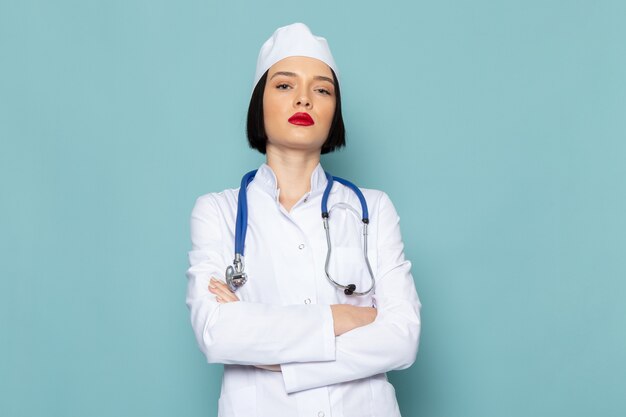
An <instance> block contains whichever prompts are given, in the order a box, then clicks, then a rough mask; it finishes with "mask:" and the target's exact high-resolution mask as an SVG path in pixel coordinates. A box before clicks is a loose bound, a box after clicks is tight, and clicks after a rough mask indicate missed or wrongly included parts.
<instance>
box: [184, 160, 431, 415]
mask: <svg viewBox="0 0 626 417" xmlns="http://www.w3.org/2000/svg"><path fill="white" fill-rule="evenodd" d="M326 184H327V179H326V177H325V175H324V171H323V169H322V167H321V165H319V164H318V166H317V167H316V169H315V170H314V172H313V174H312V176H311V191H310V192H309V193H307V194H305V195H304V196H303V197H302V198H301V199H300V200H299V201H298V202H297V203H296V204H295V205H294V206H293V207H292V209H291V211H289V212H288V211H286V210H285V209H284V207H282V206H281V205H280V203H279V193H280V190H279V189H278V188H277V181H276V176H275V175H274V173H273V172H272V170H271V168H270V167H269V166H268V165H267V164H263V165H261V167H260V168H259V170H258V172H257V174H256V176H255V178H254V180H253V181H252V182H251V183H250V185H249V186H248V189H247V196H248V229H247V234H246V242H245V253H244V255H245V256H244V260H245V270H246V273H247V275H248V282H247V283H246V284H245V285H244V286H243V287H241V288H240V289H239V290H238V291H237V296H238V297H239V299H240V300H241V301H238V302H231V303H225V304H220V303H218V302H217V301H216V299H215V296H214V295H213V294H211V293H210V292H209V291H208V285H209V279H210V278H211V277H212V276H213V277H216V278H218V279H221V280H224V271H225V269H226V267H227V266H228V265H231V264H232V260H233V257H234V241H235V218H236V215H237V196H238V191H239V190H238V189H229V190H225V191H223V192H220V193H210V194H206V195H203V196H201V197H199V198H198V199H197V200H196V203H195V206H194V208H193V211H192V214H191V241H192V249H191V251H190V252H189V264H190V267H189V269H188V270H187V278H188V288H187V298H186V303H187V306H188V307H189V309H190V312H191V323H192V327H193V330H194V333H195V336H196V339H197V342H198V345H199V346H200V349H201V351H202V352H203V353H204V355H205V356H206V358H207V361H208V362H209V363H223V364H224V376H223V380H222V390H221V396H220V399H219V405H218V408H219V416H220V417H231V416H245V417H254V416H263V417H269V416H286V417H293V416H313V417H314V416H326V417H331V416H332V417H365V416H370V417H395V416H400V412H399V409H398V404H397V401H396V397H395V391H394V388H393V386H392V385H391V384H390V383H389V382H388V381H387V376H386V374H385V373H386V372H387V371H390V370H396V369H404V368H407V367H409V366H410V365H411V364H412V363H413V362H414V361H415V355H416V353H417V346H418V341H419V334H420V307H421V304H420V301H419V298H418V296H417V293H416V291H415V285H414V283H413V277H412V276H411V272H410V269H411V263H410V262H409V261H407V260H405V258H404V245H403V243H402V238H401V235H400V228H399V218H398V215H397V213H396V210H395V208H394V206H393V204H392V203H391V201H390V200H389V197H388V196H387V195H386V194H385V193H383V192H381V191H377V190H369V189H362V192H363V194H364V196H365V199H366V200H367V204H368V207H369V214H370V226H369V230H368V231H369V240H368V245H369V247H368V256H369V260H370V264H371V266H372V269H373V272H374V276H375V277H376V287H375V289H374V290H373V291H372V292H370V293H369V294H367V295H366V296H346V295H345V294H344V293H343V291H342V290H340V289H337V288H336V287H335V286H333V285H331V284H330V282H329V281H328V279H327V278H326V275H325V272H324V264H325V261H326V251H327V246H326V235H325V233H324V228H323V225H322V219H321V199H322V193H323V192H324V189H325V187H326ZM338 203H339V204H338ZM343 203H347V204H349V205H350V206H352V207H353V208H355V209H356V210H357V212H358V215H359V216H360V213H361V206H360V204H359V201H358V198H357V196H356V195H355V194H354V192H353V191H352V190H350V189H349V188H347V187H345V186H344V185H342V184H339V183H337V182H335V183H334V184H333V188H332V190H331V193H330V197H329V201H328V207H329V208H331V207H333V206H334V205H335V204H337V208H334V209H331V214H330V216H331V218H330V227H331V229H330V233H331V237H332V242H333V243H332V245H333V246H332V253H331V255H332V256H331V262H330V272H331V276H332V277H333V278H334V279H335V280H336V281H338V282H340V283H342V284H344V285H345V284H349V283H354V284H356V287H357V291H364V290H366V289H367V288H369V286H370V282H371V281H370V276H369V273H368V271H367V266H366V265H365V262H364V256H363V251H362V236H363V232H362V226H361V223H360V221H359V220H358V219H357V218H356V217H357V216H356V215H355V214H354V213H353V212H352V211H350V210H347V209H345V208H342V204H343ZM332 304H352V305H358V306H375V307H376V308H377V317H376V320H375V321H374V322H373V323H371V324H369V325H367V326H363V327H359V328H356V329H354V330H352V331H349V332H347V333H344V334H342V335H340V336H337V337H335V335H334V330H333V318H332V314H331V309H330V305H332ZM273 364H279V365H281V372H273V371H268V370H264V369H259V368H256V367H254V366H252V365H273Z"/></svg>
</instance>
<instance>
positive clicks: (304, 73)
mask: <svg viewBox="0 0 626 417" xmlns="http://www.w3.org/2000/svg"><path fill="white" fill-rule="evenodd" d="M334 114H335V86H334V83H333V74H332V72H331V70H330V67H329V66H328V65H326V64H325V63H324V62H322V61H320V60H318V59H315V58H309V57H302V56H293V57H288V58H285V59H283V60H281V61H278V62H277V63H275V64H274V65H272V66H271V67H270V69H269V72H268V74H267V81H266V84H265V91H264V93H263V121H264V123H265V133H266V134H267V147H268V149H269V148H271V147H277V148H287V149H300V150H309V151H310V150H316V151H318V152H319V151H320V150H321V148H322V145H323V144H324V142H326V138H327V137H328V131H329V130H330V126H331V124H332V120H333V116H334ZM307 115H308V117H307Z"/></svg>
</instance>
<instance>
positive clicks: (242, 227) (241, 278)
mask: <svg viewBox="0 0 626 417" xmlns="http://www.w3.org/2000/svg"><path fill="white" fill-rule="evenodd" d="M256 173H257V170H253V171H250V172H248V173H246V174H245V175H244V176H243V178H242V179H241V186H240V188H239V196H238V201H237V217H236V224H235V259H234V260H233V265H232V266H229V267H228V268H227V269H226V281H227V283H228V285H229V287H230V289H231V290H232V291H236V290H237V289H238V288H239V287H240V286H242V285H243V284H245V282H246V281H247V277H246V274H245V272H244V269H245V268H244V264H243V259H244V256H243V254H244V249H245V241H246V232H247V229H248V198H247V189H248V185H249V184H250V182H251V181H252V180H253V179H254V176H255V175H256ZM324 174H325V175H326V179H327V180H328V183H327V184H326V188H325V189H324V193H323V194H322V207H321V209H322V221H323V224H324V231H325V233H326V245H327V252H326V262H325V265H324V272H325V273H326V277H327V279H328V280H329V281H330V283H331V284H332V285H335V286H336V287H338V288H341V289H343V290H344V293H345V294H346V295H366V294H368V293H369V292H371V291H372V290H373V289H374V286H375V285H376V280H375V278H374V273H373V271H372V266H371V265H370V262H369V258H368V256H367V240H368V239H367V237H368V234H367V227H368V225H369V211H368V209H367V202H366V200H365V196H363V193H362V192H361V190H360V189H359V187H357V186H356V185H355V184H353V183H352V182H350V181H348V180H346V179H343V178H340V177H335V176H332V175H331V174H330V173H328V172H324ZM335 181H337V182H339V183H340V184H343V185H345V186H346V187H348V188H350V189H351V190H352V191H353V192H354V193H355V194H356V196H357V198H358V199H359V202H360V203H361V222H362V223H363V256H364V259H365V263H366V265H367V269H368V272H369V275H370V280H371V285H370V287H369V289H368V290H367V291H356V285H354V284H348V285H343V284H340V283H338V282H337V281H335V280H334V279H333V278H332V277H331V275H330V272H329V266H330V258H331V253H332V244H331V240H330V227H329V224H328V219H329V217H330V212H329V210H328V198H329V195H330V190H331V189H332V187H333V183H334V182H335ZM351 209H352V208H351ZM352 210H353V211H355V212H356V210H354V209H352ZM233 277H234V278H233Z"/></svg>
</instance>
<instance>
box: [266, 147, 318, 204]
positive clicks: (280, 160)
mask: <svg viewBox="0 0 626 417" xmlns="http://www.w3.org/2000/svg"><path fill="white" fill-rule="evenodd" d="M268 145H269V144H268ZM266 155H267V165H268V166H269V167H270V168H272V171H274V174H275V175H276V180H277V181H278V188H279V189H280V195H279V202H280V204H282V206H283V207H285V209H286V210H287V211H289V210H291V208H292V207H293V205H294V204H295V203H296V202H298V200H300V198H302V196H303V195H304V194H306V193H308V192H309V191H311V175H312V174H313V171H314V170H315V167H316V166H317V164H319V162H320V152H319V150H317V151H315V152H302V151H300V150H298V151H293V150H285V149H279V148H275V147H271V146H268V147H267V152H266Z"/></svg>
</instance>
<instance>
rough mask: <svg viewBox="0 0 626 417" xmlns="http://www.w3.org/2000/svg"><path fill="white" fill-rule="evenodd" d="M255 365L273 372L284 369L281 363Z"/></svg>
mask: <svg viewBox="0 0 626 417" xmlns="http://www.w3.org/2000/svg"><path fill="white" fill-rule="evenodd" d="M254 366H255V367H257V368H259V369H265V370H266V371H273V372H281V371H282V369H281V367H280V365H254Z"/></svg>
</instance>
